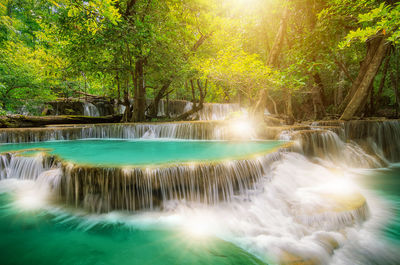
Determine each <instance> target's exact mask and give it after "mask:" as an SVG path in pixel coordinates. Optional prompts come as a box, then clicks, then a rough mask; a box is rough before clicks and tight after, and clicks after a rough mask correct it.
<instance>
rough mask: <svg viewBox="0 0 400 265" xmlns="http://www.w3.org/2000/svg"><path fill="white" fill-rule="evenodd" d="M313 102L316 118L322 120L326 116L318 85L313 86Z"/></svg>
mask: <svg viewBox="0 0 400 265" xmlns="http://www.w3.org/2000/svg"><path fill="white" fill-rule="evenodd" d="M312 101H313V106H314V118H315V119H317V120H320V119H322V118H323V117H324V116H325V108H324V104H323V102H322V97H321V90H320V88H319V87H318V86H317V85H314V86H313V90H312Z"/></svg>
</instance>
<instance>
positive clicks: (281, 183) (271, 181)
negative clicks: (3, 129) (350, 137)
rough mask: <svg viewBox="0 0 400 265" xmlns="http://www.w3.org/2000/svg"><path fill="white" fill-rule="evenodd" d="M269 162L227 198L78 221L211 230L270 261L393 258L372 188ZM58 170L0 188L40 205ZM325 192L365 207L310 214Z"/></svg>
mask: <svg viewBox="0 0 400 265" xmlns="http://www.w3.org/2000/svg"><path fill="white" fill-rule="evenodd" d="M271 168H272V171H271V172H270V174H268V175H266V176H265V179H264V180H263V181H261V182H260V183H259V185H258V187H257V188H255V189H253V190H252V191H251V192H250V193H248V194H246V195H245V196H237V197H236V198H235V199H234V201H233V202H231V203H224V204H219V205H215V206H205V205H202V204H196V203H188V202H186V203H185V202H178V201H169V202H167V203H166V207H167V210H166V211H165V212H152V213H141V214H136V215H127V214H121V213H117V212H113V213H109V214H104V215H92V216H91V217H88V222H87V223H86V224H85V225H87V226H88V227H91V226H92V225H93V224H94V223H96V222H106V223H107V222H109V221H111V222H125V223H126V225H129V226H131V225H132V226H134V227H148V226H155V227H158V228H160V227H164V228H166V229H178V230H182V231H184V233H187V234H188V239H190V240H193V237H198V238H197V239H196V240H207V237H208V236H217V237H220V238H222V239H224V240H227V241H231V242H233V243H235V244H236V245H238V246H240V247H242V248H244V249H245V250H247V251H249V252H251V253H253V254H255V255H257V256H258V257H260V258H261V259H263V260H264V261H268V262H272V263H280V262H282V261H283V260H282V257H283V256H284V254H283V253H285V252H288V253H291V254H293V255H295V256H297V257H300V258H302V259H304V260H313V261H314V262H315V264H397V263H396V261H398V260H400V254H399V248H398V246H395V245H390V243H389V242H386V241H385V239H384V238H383V236H381V235H380V232H379V230H380V229H381V228H382V227H383V226H384V225H385V224H386V222H387V220H388V219H389V218H390V217H391V216H392V215H393V211H392V210H391V208H390V205H389V204H388V202H386V201H385V200H384V199H382V198H380V197H379V196H377V195H376V194H374V193H373V192H371V191H368V190H363V189H361V188H359V187H357V185H356V184H355V183H354V182H353V175H352V174H351V173H349V171H340V168H335V169H332V168H326V167H324V166H321V165H318V164H315V163H312V162H310V161H309V160H308V159H307V158H305V157H304V156H302V155H301V154H296V153H287V154H286V155H284V157H283V158H282V159H281V160H280V161H276V162H274V163H273V164H272V165H271ZM21 172H22V173H23V172H24V171H21ZM59 176H60V171H59V170H57V169H50V170H45V171H43V172H42V173H41V174H39V176H38V177H37V181H36V182H34V184H29V185H28V184H26V182H25V181H23V180H20V181H19V185H17V184H18V183H16V182H15V181H14V182H11V184H12V185H10V180H6V181H4V180H3V181H0V192H5V191H9V190H10V189H11V188H10V186H13V187H14V189H15V186H16V187H18V188H17V192H18V194H26V196H28V197H29V196H30V197H35V196H36V195H38V196H39V195H40V196H41V197H39V201H34V203H33V205H31V204H28V205H27V206H29V207H43V204H41V203H42V201H40V200H42V199H45V198H42V197H43V196H44V194H47V193H46V192H47V191H48V190H51V187H53V186H55V185H57V184H56V183H57V182H59V181H60V177H59ZM343 185H345V186H343ZM335 187H336V189H335ZM343 187H346V188H345V189H343ZM332 192H335V193H338V194H344V195H346V194H351V193H354V192H360V193H361V194H362V195H363V196H364V197H365V198H366V200H367V202H368V209H366V212H358V213H357V212H347V213H338V212H335V211H330V212H329V214H316V213H315V209H318V208H321V207H322V208H324V209H326V208H327V209H330V208H331V207H334V206H335V204H336V203H335V201H332V200H330V199H329V197H325V196H323V195H322V194H325V193H332ZM35 194H36V195H35ZM249 194H250V196H249ZM46 196H49V197H51V196H52V195H51V193H48V194H47V195H46ZM35 198H36V197H35ZM19 200H20V201H18V202H17V203H19V204H21V203H22V204H24V203H25V202H26V200H25V198H24V197H22V198H20V199H19ZM365 218H367V219H366V220H365Z"/></svg>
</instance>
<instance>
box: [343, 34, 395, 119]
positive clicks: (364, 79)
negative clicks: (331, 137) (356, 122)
mask: <svg viewBox="0 0 400 265" xmlns="http://www.w3.org/2000/svg"><path fill="white" fill-rule="evenodd" d="M376 39H379V43H378V44H377V45H375V43H374V45H370V47H371V48H369V50H370V49H373V50H374V51H375V52H374V53H373V54H372V53H371V57H372V58H367V59H368V61H369V64H368V65H366V66H362V67H361V69H360V72H359V73H358V76H357V79H356V80H355V81H354V83H356V82H357V80H361V81H360V82H359V84H358V86H357V87H356V89H355V90H356V91H355V93H354V95H353V97H352V98H351V100H350V102H349V104H347V107H346V109H345V110H344V112H343V114H342V116H341V117H340V119H341V120H350V119H351V118H353V116H354V114H355V113H357V111H358V110H359V109H360V107H362V104H363V103H365V102H366V100H367V98H368V94H369V88H370V87H371V83H372V82H373V81H374V78H375V76H376V74H377V72H378V70H379V67H380V65H381V64H382V60H383V59H384V57H385V55H386V52H387V49H388V47H389V44H388V42H387V41H386V38H384V37H382V36H377V37H376ZM375 41H376V40H375ZM375 41H374V42H375ZM375 46H376V48H375ZM352 89H353V87H352Z"/></svg>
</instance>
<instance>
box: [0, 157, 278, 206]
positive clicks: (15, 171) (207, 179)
mask: <svg viewBox="0 0 400 265" xmlns="http://www.w3.org/2000/svg"><path fill="white" fill-rule="evenodd" d="M279 155H280V154H279V153H273V154H270V155H265V156H261V157H258V158H254V159H246V160H234V161H228V162H220V163H182V164H178V165H171V166H164V167H159V168H150V167H147V168H146V167H145V168H142V167H137V168H126V167H122V168H121V167H118V168H103V167H95V166H93V167H88V166H81V165H74V164H72V163H61V161H58V160H57V159H55V157H53V156H49V155H40V154H39V155H36V156H34V157H20V156H18V155H15V154H3V155H0V161H2V163H1V164H0V173H1V175H0V176H1V177H2V179H8V178H17V179H29V180H38V179H39V183H43V182H45V183H46V185H47V184H49V182H50V181H51V185H50V187H51V188H52V190H53V191H54V193H55V194H57V195H58V200H59V201H64V202H66V203H69V204H72V205H75V206H77V207H78V206H83V207H84V208H86V209H88V210H90V211H95V212H109V211H112V210H116V209H118V210H129V211H137V210H143V209H150V210H152V209H156V208H160V207H163V203H165V202H167V201H172V200H183V201H193V202H197V203H204V204H207V205H214V204H217V203H219V202H220V201H223V202H228V201H231V200H232V198H233V197H234V196H235V195H237V194H241V195H244V194H246V193H247V192H248V191H249V190H251V189H255V187H256V186H255V185H256V183H257V182H258V181H259V180H260V179H261V178H263V177H264V176H265V175H266V174H267V173H268V172H269V165H270V164H271V163H272V162H273V161H276V160H277V159H278V158H279ZM45 172H47V173H45ZM54 175H56V176H57V177H54ZM54 179H56V180H54Z"/></svg>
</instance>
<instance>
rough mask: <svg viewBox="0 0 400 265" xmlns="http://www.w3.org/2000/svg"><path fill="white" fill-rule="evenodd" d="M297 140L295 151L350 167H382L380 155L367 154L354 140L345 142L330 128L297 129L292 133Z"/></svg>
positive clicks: (292, 137)
mask: <svg viewBox="0 0 400 265" xmlns="http://www.w3.org/2000/svg"><path fill="white" fill-rule="evenodd" d="M291 139H293V140H295V141H296V144H295V145H293V149H292V150H294V151H297V152H299V153H302V154H304V155H306V156H309V157H317V158H322V159H325V160H328V161H331V162H333V163H338V162H339V163H344V164H347V165H349V166H350V167H363V168H369V167H381V166H382V163H381V162H382V161H381V160H379V158H378V157H374V156H373V155H369V154H367V153H366V152H365V151H364V150H363V149H362V148H361V147H360V146H359V145H357V144H356V143H353V142H347V143H346V142H343V141H342V139H340V137H339V136H338V135H337V134H336V133H334V132H332V131H328V130H305V131H296V132H294V133H293V134H292V135H291Z"/></svg>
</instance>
